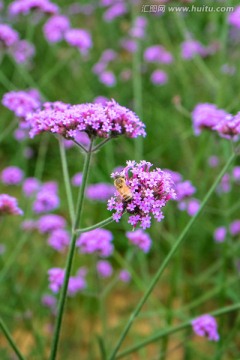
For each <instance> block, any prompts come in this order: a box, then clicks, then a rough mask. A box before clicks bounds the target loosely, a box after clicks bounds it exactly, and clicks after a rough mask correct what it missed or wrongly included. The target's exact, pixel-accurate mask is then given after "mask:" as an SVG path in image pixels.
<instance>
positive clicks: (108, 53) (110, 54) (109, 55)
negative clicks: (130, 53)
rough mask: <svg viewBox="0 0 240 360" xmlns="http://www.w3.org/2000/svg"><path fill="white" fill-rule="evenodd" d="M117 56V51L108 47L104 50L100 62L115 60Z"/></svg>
mask: <svg viewBox="0 0 240 360" xmlns="http://www.w3.org/2000/svg"><path fill="white" fill-rule="evenodd" d="M116 58H117V53H116V51H114V50H112V49H106V50H104V51H103V52H102V55H101V58H100V62H102V63H105V64H106V63H109V62H110V61H113V60H115V59H116Z"/></svg>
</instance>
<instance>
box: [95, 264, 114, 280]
mask: <svg viewBox="0 0 240 360" xmlns="http://www.w3.org/2000/svg"><path fill="white" fill-rule="evenodd" d="M97 272H98V275H99V276H100V277H102V278H108V277H110V276H112V273H113V268H112V265H111V264H110V262H109V261H106V260H99V261H98V262H97Z"/></svg>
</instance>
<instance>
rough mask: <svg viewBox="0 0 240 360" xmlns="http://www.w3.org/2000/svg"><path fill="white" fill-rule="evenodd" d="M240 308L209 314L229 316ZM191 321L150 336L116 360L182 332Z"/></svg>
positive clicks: (220, 310) (122, 353)
mask: <svg viewBox="0 0 240 360" xmlns="http://www.w3.org/2000/svg"><path fill="white" fill-rule="evenodd" d="M239 308H240V303H237V304H235V305H231V306H226V307H223V308H221V309H218V310H215V311H212V312H210V313H209V314H210V315H212V316H220V315H224V314H227V313H229V312H231V311H235V310H238V309H239ZM191 321H192V319H189V320H188V321H186V322H184V323H182V324H180V325H177V326H172V327H169V328H168V329H165V330H161V331H159V332H157V333H155V334H154V335H153V336H150V337H148V338H147V339H145V340H144V341H142V342H141V343H138V344H136V345H133V346H131V347H129V348H128V349H126V350H124V351H122V352H121V353H119V354H118V355H117V356H116V359H120V358H122V357H124V356H126V355H129V354H131V353H132V352H134V351H137V350H139V349H141V348H142V347H144V346H146V345H148V344H151V343H152V342H155V341H157V340H159V339H161V338H163V337H165V336H167V335H169V334H173V333H175V332H177V331H180V330H183V329H185V328H187V327H188V326H190V325H191Z"/></svg>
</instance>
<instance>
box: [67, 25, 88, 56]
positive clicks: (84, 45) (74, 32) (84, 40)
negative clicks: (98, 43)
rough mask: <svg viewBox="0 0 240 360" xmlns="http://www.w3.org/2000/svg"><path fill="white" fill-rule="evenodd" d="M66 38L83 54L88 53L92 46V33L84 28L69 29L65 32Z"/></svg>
mask: <svg viewBox="0 0 240 360" xmlns="http://www.w3.org/2000/svg"><path fill="white" fill-rule="evenodd" d="M64 38H65V40H66V42H67V43H68V44H69V45H71V46H73V47H76V48H77V49H78V50H79V51H80V53H81V54H83V55H87V53H88V51H89V49H90V48H91V47H92V38H91V35H90V33H89V32H88V31H87V30H84V29H69V30H67V31H66V32H65V34H64Z"/></svg>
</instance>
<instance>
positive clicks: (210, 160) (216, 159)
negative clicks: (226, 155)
mask: <svg viewBox="0 0 240 360" xmlns="http://www.w3.org/2000/svg"><path fill="white" fill-rule="evenodd" d="M218 164H219V157H218V156H216V155H212V156H210V157H209V158H208V165H209V166H210V167H211V168H215V167H217V166H218Z"/></svg>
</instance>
